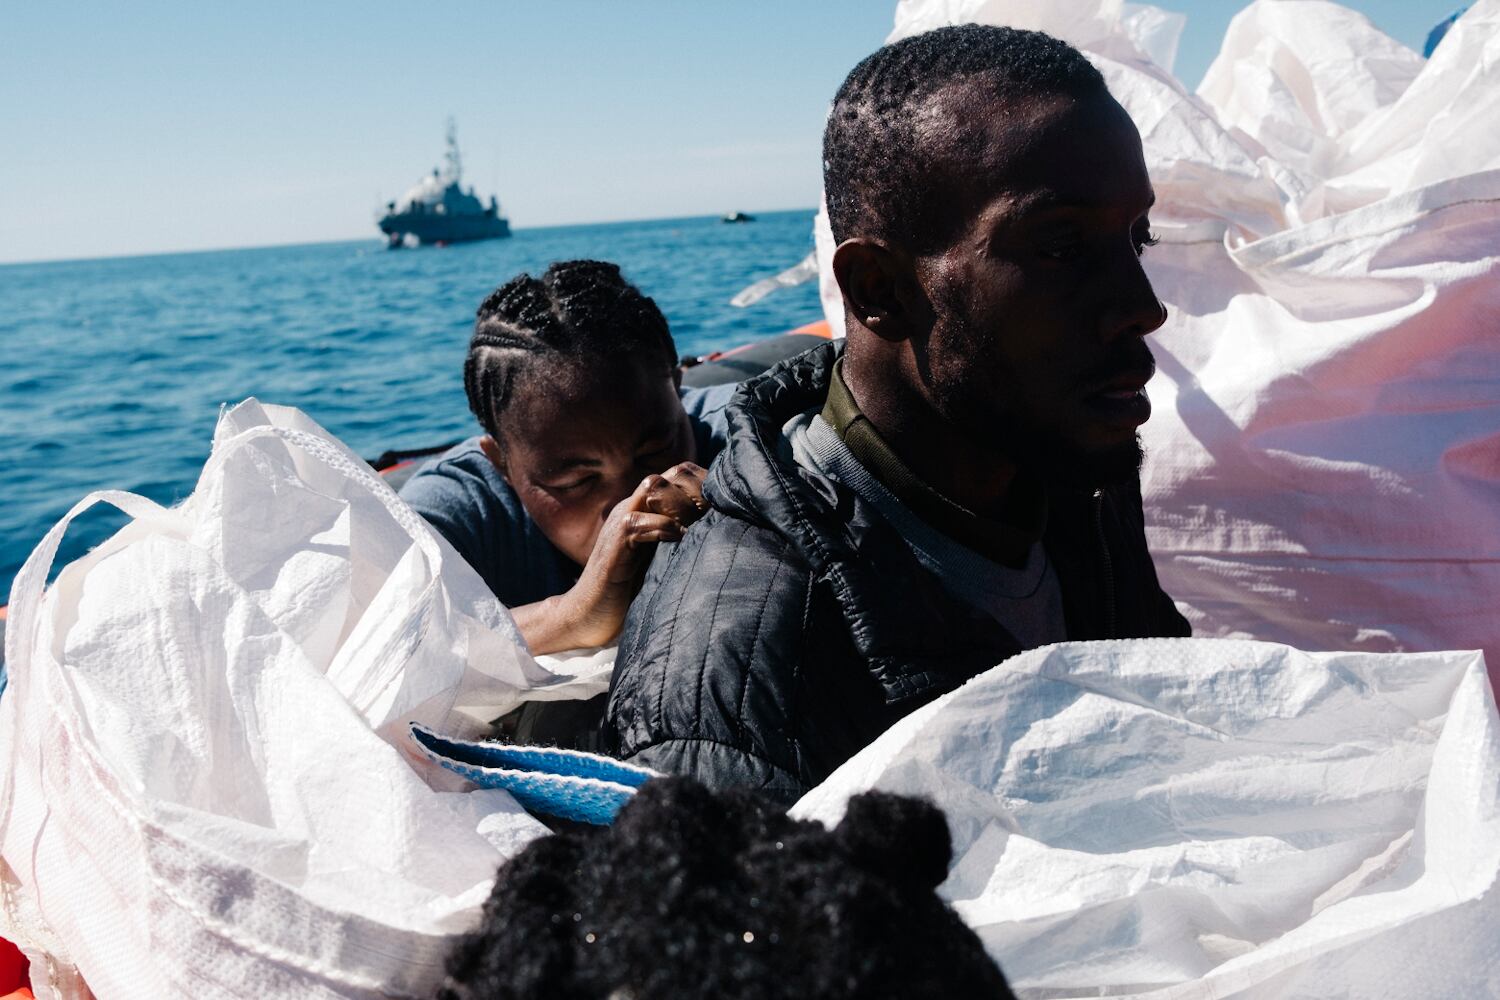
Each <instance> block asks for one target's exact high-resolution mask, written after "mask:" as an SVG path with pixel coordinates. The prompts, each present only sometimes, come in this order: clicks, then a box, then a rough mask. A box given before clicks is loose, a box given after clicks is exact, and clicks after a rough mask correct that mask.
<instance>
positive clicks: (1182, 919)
mask: <svg viewBox="0 0 1500 1000" xmlns="http://www.w3.org/2000/svg"><path fill="white" fill-rule="evenodd" d="M869 788H879V789H883V790H886V791H890V792H897V793H902V794H908V795H918V796H924V797H927V798H930V799H931V800H933V801H934V802H936V803H937V804H938V805H939V806H941V807H942V808H943V809H944V810H945V812H946V813H947V817H948V824H949V827H950V829H951V831H952V834H953V842H954V860H953V864H952V867H951V868H950V870H949V874H948V879H947V881H946V882H944V883H943V885H942V886H941V888H940V890H939V891H940V892H941V894H942V895H943V896H944V897H945V898H947V899H948V900H950V901H951V902H952V903H953V905H954V907H955V908H956V909H957V911H958V913H959V914H960V916H962V917H963V918H964V920H965V921H966V922H967V923H968V924H969V925H970V926H971V927H973V928H974V929H975V931H977V932H978V934H979V936H980V938H981V939H982V940H983V941H984V944H985V947H986V948H987V949H988V950H989V952H990V954H991V955H993V956H994V957H995V959H996V960H997V961H998V962H999V963H1000V965H1001V968H1002V969H1003V970H1004V971H1005V974H1006V977H1007V978H1008V979H1009V981H1010V983H1011V985H1012V986H1013V987H1014V988H1015V991H1016V994H1017V996H1018V997H1021V998H1022V1000H1064V998H1083V997H1116V998H1131V1000H1329V998H1335V997H1338V998H1351V1000H1352V998H1362V1000H1363V998H1389V1000H1429V998H1434V997H1442V998H1444V1000H1491V998H1493V997H1496V996H1500V949H1497V948H1496V946H1495V943H1496V942H1497V941H1500V719H1497V715H1496V708H1495V702H1494V697H1493V694H1492V693H1491V691H1490V688H1489V685H1488V682H1487V680H1486V677H1485V671H1484V661H1483V658H1482V657H1481V656H1480V654H1478V653H1420V654H1419V653H1405V654H1389V653H1387V654H1380V653H1303V652H1298V651H1297V650H1294V649H1290V648H1288V647H1286V646H1278V645H1273V644H1271V643H1259V642H1247V641H1240V640H1227V639H1146V640H1126V641H1115V642H1089V643H1063V644H1060V645H1056V646H1049V647H1044V648H1042V649H1037V650H1032V651H1030V652H1026V653H1022V654H1020V655H1019V656H1016V657H1013V658H1012V659H1010V660H1008V661H1006V662H1005V663H1004V664H1001V665H1000V666H998V667H996V668H994V669H993V670H990V671H988V672H987V673H984V674H981V675H980V676H979V677H977V678H975V679H974V680H972V681H970V682H969V683H968V684H967V685H965V686H964V687H962V688H960V689H959V690H957V691H955V692H952V693H950V694H948V695H946V696H945V697H943V698H941V699H939V700H938V701H936V702H933V703H932V704H930V705H927V706H925V707H924V708H921V709H918V710H917V711H916V712H914V713H913V714H912V715H910V716H908V717H906V718H905V719H903V720H901V721H900V722H898V723H896V725H895V726H893V727H892V728H891V729H890V730H889V731H887V732H886V733H885V734H884V735H882V736H881V737H880V738H879V739H878V740H876V741H875V742H874V743H873V744H871V745H870V746H869V747H867V748H865V749H864V750H863V751H861V752H860V753H859V754H857V755H856V756H855V757H854V758H852V759H851V760H849V761H848V762H847V763H845V764H844V765H843V766H842V767H841V768H839V769H838V770H837V771H835V772H834V773H833V774H832V775H831V776H830V777H829V778H828V779H827V781H825V782H824V783H823V784H822V785H820V786H819V787H818V788H815V789H813V791H811V792H809V793H808V794H807V795H806V796H805V797H804V798H803V799H802V800H801V801H800V802H799V803H798V804H797V805H796V806H795V807H794V809H793V814H794V815H798V816H801V817H803V818H809V819H818V820H821V821H823V822H825V823H827V824H829V825H832V824H834V823H836V822H837V821H838V819H839V818H840V817H841V816H842V814H843V809H844V804H845V803H846V802H847V801H848V799H849V797H850V796H852V795H854V794H856V793H858V792H861V791H864V790H866V789H869Z"/></svg>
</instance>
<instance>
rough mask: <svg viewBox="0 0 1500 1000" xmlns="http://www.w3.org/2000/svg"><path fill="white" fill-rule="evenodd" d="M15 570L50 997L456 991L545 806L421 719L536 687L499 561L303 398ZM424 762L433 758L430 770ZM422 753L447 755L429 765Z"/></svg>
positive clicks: (472, 720) (542, 683) (14, 918)
mask: <svg viewBox="0 0 1500 1000" xmlns="http://www.w3.org/2000/svg"><path fill="white" fill-rule="evenodd" d="M96 501H104V502H109V503H113V504H116V505H118V506H120V507H121V508H122V509H124V510H125V511H126V512H127V513H128V514H130V515H131V517H132V518H133V521H132V522H131V523H130V524H129V525H127V526H126V527H125V528H124V529H123V530H121V531H120V532H119V533H118V534H116V535H115V536H114V537H113V538H111V539H110V540H108V541H107V542H105V543H104V544H103V545H101V546H99V547H98V548H96V549H95V550H94V551H93V552H91V553H90V554H89V555H87V556H85V557H84V558H83V559H81V560H79V561H78V562H75V563H74V564H72V565H71V566H69V567H67V568H66V569H64V570H63V571H62V573H61V574H60V575H59V576H58V578H57V580H56V581H55V583H54V584H53V585H52V586H51V587H48V588H47V589H46V591H45V593H44V592H43V590H42V582H43V581H44V580H45V577H46V573H47V570H48V566H49V565H50V563H51V560H52V556H53V554H54V553H55V550H56V544H57V542H58V541H59V540H60V538H61V534H62V531H63V530H65V528H66V520H65V521H64V522H63V523H62V524H59V525H58V526H57V527H56V528H54V529H53V531H52V532H51V533H50V534H49V535H48V537H47V538H46V539H44V541H43V542H42V544H41V545H40V546H39V547H38V550H37V552H35V553H34V554H33V556H32V558H31V559H30V560H29V561H28V563H27V565H26V567H25V568H24V569H23V570H22V572H21V574H20V575H19V576H18V577H17V578H16V583H15V585H14V590H13V592H12V596H11V605H10V621H9V627H8V629H7V632H6V651H5V652H6V663H7V665H8V667H9V669H10V686H9V688H8V689H7V690H6V692H5V697H4V698H3V699H0V759H3V761H4V762H5V774H4V778H3V781H4V782H5V787H4V795H3V801H4V802H5V804H6V805H5V811H4V813H3V814H0V856H3V862H4V863H3V865H0V936H3V937H5V938H6V939H8V940H11V941H14V942H15V943H16V944H18V945H19V946H21V948H22V949H23V950H24V951H25V952H26V953H27V955H28V956H29V957H30V958H31V959H32V962H33V964H32V968H33V979H34V983H35V986H36V991H37V996H38V998H39V1000H43V998H50V997H78V996H84V995H86V994H85V993H84V992H82V989H83V988H82V986H81V985H80V979H79V974H80V973H81V981H82V982H86V983H87V984H88V988H89V989H92V991H93V992H94V994H96V995H97V996H98V997H100V998H101V1000H108V998H110V997H134V996H160V997H168V996H170V997H193V998H208V997H236V998H250V997H256V998H259V997H265V996H287V997H290V996H299V997H334V996H338V997H377V996H380V997H385V996H430V995H432V993H433V992H435V990H436V988H437V985H438V983H440V982H441V980H442V960H443V957H444V955H445V954H446V951H447V949H448V947H449V944H450V936H451V935H453V934H455V933H458V932H461V931H463V930H466V929H468V928H469V927H470V926H472V924H473V923H474V921H475V920H477V918H478V915H479V908H480V907H481V905H482V904H483V902H484V900H485V898H486V897H487V895H488V892H489V888H490V885H491V883H492V880H493V876H494V872H495V869H496V867H497V866H498V865H499V863H500V862H501V861H502V860H503V859H504V858H505V857H507V856H509V855H510V854H512V853H514V852H515V851H517V850H519V849H520V847H521V846H523V845H524V844H525V843H527V842H528V841H529V840H530V839H532V838H533V837H536V836H538V835H540V834H542V833H545V829H544V828H543V827H542V826H541V825H540V824H539V823H537V822H536V821H535V820H534V819H532V818H531V817H530V816H528V815H527V814H526V813H525V812H524V811H522V810H521V809H520V807H519V806H518V805H517V804H516V803H515V801H514V800H513V799H512V798H511V797H510V796H509V795H508V794H506V793H505V792H503V791H498V790H480V791H476V792H471V793H465V794H459V793H456V792H453V791H445V789H457V788H460V787H463V785H462V783H461V782H459V781H458V779H456V778H454V777H453V776H452V775H449V774H447V773H446V772H443V771H441V770H440V769H438V768H436V767H434V766H433V765H431V764H430V763H427V762H425V761H424V760H422V758H421V757H420V754H419V753H418V752H417V751H416V749H415V748H414V747H412V746H411V745H410V744H409V743H407V742H406V741H407V736H406V733H407V725H408V723H409V722H410V721H420V722H424V723H425V724H427V725H429V726H431V727H432V728H434V729H436V730H438V731H440V732H443V733H445V734H455V735H458V734H464V733H475V732H477V731H478V728H479V726H478V722H479V720H484V719H490V718H493V717H494V716H495V715H498V714H500V713H501V712H504V711H506V710H508V709H509V708H510V707H512V706H514V705H515V704H517V703H519V701H520V699H521V697H522V696H523V695H522V693H523V692H526V691H529V690H532V689H538V688H540V689H548V688H551V687H558V688H567V687H571V686H576V685H577V684H578V683H579V681H580V679H582V680H585V681H588V682H589V683H593V682H592V680H590V679H589V678H588V677H586V676H583V675H585V674H587V673H588V672H587V671H578V670H575V671H570V672H563V673H557V674H554V673H551V672H549V671H547V670H545V669H544V668H542V667H540V666H538V665H537V664H536V663H535V662H534V661H533V660H532V659H531V658H530V657H529V656H528V655H527V654H526V652H525V648H524V645H523V644H522V642H521V640H520V637H519V635H518V634H517V632H516V630H515V627H514V624H513V622H512V621H511V619H510V616H509V614H508V613H507V612H506V611H505V609H504V608H503V607H501V606H500V605H499V603H498V602H497V601H496V600H495V599H494V597H493V596H492V595H491V594H490V593H489V591H488V589H487V588H486V587H485V586H484V584H483V582H482V581H481V580H480V579H479V577H478V576H477V575H476V574H475V573H474V572H473V570H471V569H469V567H468V566H466V565H465V564H464V563H463V561H462V560H461V559H460V558H458V556H457V555H456V554H455V553H454V552H453V551H452V549H451V548H449V547H447V545H446V543H445V542H443V541H442V540H441V539H440V538H438V536H437V535H436V533H434V532H432V531H430V530H429V529H427V527H426V526H425V525H424V524H423V523H422V522H421V521H420V519H419V518H418V517H417V515H415V514H414V513H413V512H412V511H411V510H410V509H409V508H406V507H405V505H404V504H402V503H401V502H400V501H399V500H398V499H397V498H396V496H395V495H394V494H393V493H391V491H390V489H389V487H387V486H386V485H385V484H384V483H383V482H381V481H380V480H379V479H378V477H375V476H374V475H373V474H372V473H371V472H370V470H369V467H368V466H367V465H365V464H364V463H363V462H362V461H361V460H360V459H359V458H358V456H356V455H354V454H353V453H351V452H349V451H348V450H347V449H346V448H344V447H343V446H342V445H341V444H339V443H338V442H336V441H335V440H333V439H332V438H330V437H329V436H328V435H327V434H326V433H325V432H324V431H322V430H321V428H319V427H317V425H316V424H314V423H312V421H310V420H308V419H307V418H305V417H303V416H302V415H301V414H300V413H298V412H296V411H294V410H288V409H283V408H279V407H261V406H260V405H259V404H257V403H255V402H254V401H250V402H247V403H244V404H242V405H241V406H239V407H237V408H235V409H234V410H233V411H231V412H229V413H228V414H226V415H225V416H224V417H222V418H221V420H220V424H219V428H218V431H217V433H216V435H215V442H214V450H213V454H212V455H211V457H210V458H209V460H208V463H207V464H206V466H205V468H204V471H203V473H202V475H201V477H200V479H199V482H198V485H197V488H196V489H195V491H194V492H193V494H192V496H191V497H190V498H189V499H188V500H186V501H185V502H184V503H183V504H182V505H181V506H179V507H177V508H174V509H165V508H161V507H158V506H157V505H155V504H152V503H150V502H149V501H146V500H144V499H142V498H140V497H135V496H132V495H130V494H124V493H115V494H104V495H96V496H95V497H91V498H89V499H87V500H85V501H83V502H81V503H80V504H79V505H78V507H76V508H75V509H74V512H73V514H70V515H69V516H70V518H71V517H72V516H73V515H74V514H77V513H78V512H80V511H81V510H83V509H86V508H87V507H88V506H89V505H91V504H92V503H94V502H96ZM419 772H420V773H419ZM424 776H425V778H426V780H424Z"/></svg>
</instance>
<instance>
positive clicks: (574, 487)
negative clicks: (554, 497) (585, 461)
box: [545, 476, 594, 493]
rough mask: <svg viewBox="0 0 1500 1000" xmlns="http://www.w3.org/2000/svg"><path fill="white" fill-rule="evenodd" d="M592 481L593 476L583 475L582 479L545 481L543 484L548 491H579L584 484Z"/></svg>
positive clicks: (586, 484)
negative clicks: (559, 481)
mask: <svg viewBox="0 0 1500 1000" xmlns="http://www.w3.org/2000/svg"><path fill="white" fill-rule="evenodd" d="M593 481H594V477H593V476H584V477H583V478H582V479H574V480H570V481H569V482H565V483H547V484H545V485H546V488H547V492H549V493H580V492H582V491H583V488H584V487H585V486H588V485H590V484H591V483H593Z"/></svg>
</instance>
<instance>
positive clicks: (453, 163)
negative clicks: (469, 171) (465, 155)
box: [447, 115, 464, 184]
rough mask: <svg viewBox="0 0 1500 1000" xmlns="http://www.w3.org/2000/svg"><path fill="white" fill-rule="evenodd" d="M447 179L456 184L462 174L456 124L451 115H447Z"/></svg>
mask: <svg viewBox="0 0 1500 1000" xmlns="http://www.w3.org/2000/svg"><path fill="white" fill-rule="evenodd" d="M447 160H448V181H449V183H451V184H457V183H458V181H459V178H460V177H462V176H463V170H464V168H463V163H462V162H461V161H460V160H459V158H458V125H457V124H456V123H455V122H454V121H453V117H452V116H451V115H450V116H449V117H448V155H447Z"/></svg>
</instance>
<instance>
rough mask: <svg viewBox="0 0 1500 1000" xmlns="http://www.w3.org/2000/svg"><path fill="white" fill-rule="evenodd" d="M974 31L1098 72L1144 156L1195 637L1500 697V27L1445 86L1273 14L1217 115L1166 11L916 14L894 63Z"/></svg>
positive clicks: (1477, 32) (822, 236) (1463, 22)
mask: <svg viewBox="0 0 1500 1000" xmlns="http://www.w3.org/2000/svg"><path fill="white" fill-rule="evenodd" d="M967 21H978V22H982V23H992V24H1010V25H1014V26H1018V27H1025V28H1034V29H1040V30H1044V31H1048V32H1050V33H1052V34H1054V35H1057V36H1059V37H1061V38H1064V39H1066V40H1067V41H1069V42H1071V43H1073V44H1075V45H1077V46H1078V47H1080V48H1081V49H1082V50H1083V51H1084V52H1085V53H1086V54H1087V55H1088V56H1089V58H1090V59H1091V60H1092V61H1093V62H1094V63H1095V64H1096V65H1097V66H1098V67H1099V69H1100V70H1101V71H1102V72H1103V74H1104V76H1105V78H1106V80H1107V81H1108V84H1109V87H1110V90H1111V91H1112V92H1113V93H1114V95H1115V96H1116V97H1117V98H1118V99H1119V100H1120V102H1121V103H1122V104H1123V105H1124V106H1125V108H1126V109H1127V110H1128V111H1129V112H1130V114H1131V116H1132V118H1134V119H1135V122H1136V124H1137V125H1138V126H1139V128H1140V130H1141V135H1142V139H1143V141H1144V145H1145V154H1146V160H1147V164H1148V166H1149V167H1150V170H1151V175H1152V180H1153V183H1154V184H1155V187H1156V190H1157V196H1158V203H1157V208H1156V209H1154V210H1153V212H1152V223H1153V226H1154V228H1155V229H1156V230H1157V232H1158V233H1159V235H1160V236H1161V245H1160V246H1157V247H1154V248H1152V249H1151V250H1149V251H1148V252H1147V256H1146V265H1147V270H1148V271H1149V273H1150V275H1151V279H1152V282H1153V284H1154V285H1155V287H1156V290H1157V293H1158V294H1159V295H1160V296H1161V298H1162V300H1163V301H1164V302H1166V303H1167V306H1168V308H1169V310H1170V313H1171V316H1170V318H1169V320H1168V321H1167V324H1166V326H1165V327H1163V329H1162V330H1161V331H1159V332H1158V333H1157V334H1156V335H1155V337H1153V338H1152V342H1153V350H1154V352H1155V353H1156V357H1157V361H1158V365H1159V374H1158V376H1157V378H1156V379H1155V380H1154V381H1153V382H1152V383H1151V386H1150V393H1151V397H1152V401H1153V404H1154V408H1155V411H1154V415H1153V417H1152V419H1151V421H1150V422H1149V423H1148V424H1147V425H1146V426H1145V427H1144V428H1143V438H1144V442H1145V445H1146V450H1147V462H1146V467H1145V470H1144V475H1143V483H1142V485H1143V490H1144V494H1145V501H1146V510H1145V513H1146V524H1147V533H1148V540H1149V542H1150V544H1151V548H1152V552H1153V554H1154V555H1155V557H1156V562H1157V568H1158V572H1159V574H1160V577H1161V582H1162V585H1163V586H1164V587H1165V589H1166V590H1167V592H1168V593H1170V594H1171V595H1172V596H1173V597H1174V598H1175V599H1176V600H1177V601H1178V603H1179V605H1180V606H1181V607H1182V610H1183V611H1184V613H1186V614H1187V616H1188V618H1189V619H1190V620H1191V621H1192V624H1193V628H1194V632H1195V634H1197V635H1205V636H1240V637H1251V638H1258V639H1267V640H1275V641H1279V642H1285V643H1288V644H1291V645H1295V646H1298V647H1300V648H1304V649H1363V650H1372V651H1393V650H1438V649H1483V650H1485V651H1486V652H1487V654H1488V660H1489V663H1490V666H1491V669H1492V670H1500V609H1497V604H1500V127H1497V125H1496V123H1500V30H1497V29H1500V0H1481V2H1479V3H1475V4H1474V5H1473V6H1472V7H1471V8H1470V9H1469V10H1468V11H1467V12H1466V13H1465V14H1464V15H1463V16H1462V17H1461V18H1459V20H1458V21H1457V22H1456V23H1455V24H1454V26H1453V28H1452V31H1451V32H1450V33H1449V34H1448V36H1447V37H1446V38H1445V39H1444V40H1443V42H1442V44H1441V45H1440V46H1438V48H1437V50H1436V51H1435V52H1434V54H1433V56H1432V58H1431V60H1428V61H1424V60H1423V59H1422V58H1421V57H1420V56H1418V55H1417V54H1416V53H1414V52H1412V51H1411V50H1409V49H1407V48H1405V47H1404V46H1402V45H1400V44H1398V43H1396V42H1395V41H1393V40H1391V39H1390V38H1388V37H1386V36H1385V35H1383V34H1382V33H1381V32H1380V31H1378V30H1377V29H1376V28H1375V27H1374V26H1373V25H1372V24H1371V23H1370V22H1369V20H1368V19H1366V18H1365V17H1364V16H1362V15H1360V14H1358V13H1355V12H1354V11H1351V10H1348V9H1347V8H1344V7H1340V6H1338V5H1336V4H1332V3H1323V2H1318V0H1259V2H1257V3H1254V4H1252V5H1251V6H1249V7H1248V8H1247V9H1246V10H1244V11H1242V12H1241V13H1240V14H1239V15H1238V16H1237V17H1236V18H1235V19H1234V21H1233V23H1232V24H1231V25H1230V28H1229V30H1228V33H1227V35H1226V37H1225V39H1224V44H1223V50H1222V52H1221V54H1220V56H1219V58H1218V59H1217V60H1216V61H1215V62H1214V64H1213V65H1212V67H1211V68H1210V69H1209V71H1208V74H1207V76H1206V77H1205V78H1204V81H1203V84H1202V86H1201V87H1200V88H1199V90H1198V93H1197V94H1196V95H1193V94H1191V93H1189V92H1188V91H1187V90H1186V89H1185V88H1184V87H1183V85H1182V84H1181V83H1180V82H1179V81H1178V80H1177V79H1176V78H1175V77H1173V76H1172V74H1171V72H1170V65H1169V64H1170V60H1171V58H1172V53H1173V52H1174V51H1175V46H1176V39H1177V32H1178V30H1180V27H1181V18H1180V17H1179V16H1178V15H1169V14H1165V13H1163V12H1161V11H1159V10H1156V9H1155V8H1150V7H1144V6H1140V5H1132V4H1121V3H1119V2H1109V0H987V2H984V0H903V2H902V3H901V4H900V5H899V6H898V8H897V11H896V27H895V31H894V32H893V34H892V39H895V38H899V37H905V36H908V35H912V34H916V33H918V32H920V31H925V30H928V29H930V28H933V27H938V26H940V25H943V24H950V23H960V22H967ZM818 235H819V244H818V246H819V259H820V261H821V262H823V275H822V280H823V291H824V296H823V300H824V306H825V311H827V313H828V315H829V319H830V321H831V322H832V324H833V326H834V329H835V330H842V322H843V321H842V310H841V307H840V305H839V301H838V295H837V289H836V287H833V286H832V277H831V274H830V273H829V271H828V268H827V262H828V260H829V259H830V257H831V251H832V241H831V237H830V236H829V234H828V232H827V224H826V220H825V219H821V218H820V220H819V234H818Z"/></svg>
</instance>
